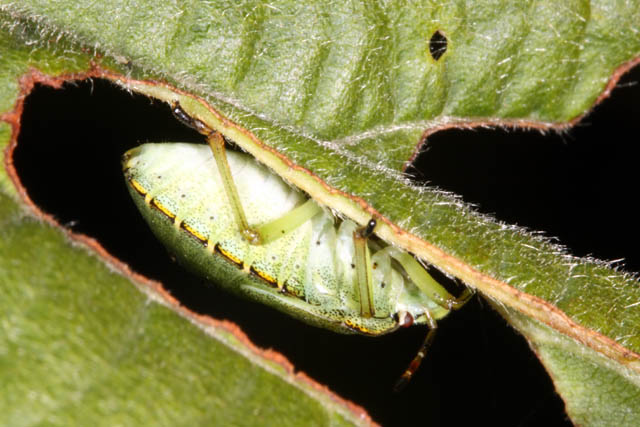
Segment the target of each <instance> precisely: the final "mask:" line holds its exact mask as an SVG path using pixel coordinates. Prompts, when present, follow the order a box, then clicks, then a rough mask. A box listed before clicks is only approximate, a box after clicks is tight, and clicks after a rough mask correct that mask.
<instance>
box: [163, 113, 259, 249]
mask: <svg viewBox="0 0 640 427" xmlns="http://www.w3.org/2000/svg"><path fill="white" fill-rule="evenodd" d="M172 111H173V115H174V116H175V117H176V118H177V119H178V120H180V121H181V122H182V123H184V124H185V125H187V126H189V127H191V128H193V129H195V130H197V131H198V132H200V133H201V134H203V135H206V136H207V142H208V143H209V147H211V151H212V152H213V158H214V159H215V160H216V164H217V166H218V171H219V172H220V177H221V178H222V186H223V187H224V191H225V193H226V194H227V199H228V200H229V205H230V206H231V210H232V212H233V216H234V218H235V220H236V224H237V225H238V227H239V228H240V233H241V234H242V237H243V238H244V239H245V240H247V241H248V242H249V243H251V244H253V245H257V244H260V243H261V241H260V234H259V233H257V232H256V231H255V230H253V229H252V228H251V227H249V223H248V222H247V216H246V215H245V213H244V208H243V207H242V202H241V201H240V196H239V195H238V189H237V188H236V185H235V183H234V182H233V176H232V175H231V169H230V168H229V162H228V161H227V153H226V151H225V147H224V145H225V141H224V137H223V136H222V135H221V134H220V133H219V132H216V131H215V130H213V129H211V128H209V127H208V126H207V125H206V124H204V123H203V122H202V121H200V120H198V119H196V118H193V117H191V116H189V115H188V114H187V113H186V111H184V110H183V109H182V107H181V106H180V104H179V103H177V102H176V103H174V104H173V107H172Z"/></svg>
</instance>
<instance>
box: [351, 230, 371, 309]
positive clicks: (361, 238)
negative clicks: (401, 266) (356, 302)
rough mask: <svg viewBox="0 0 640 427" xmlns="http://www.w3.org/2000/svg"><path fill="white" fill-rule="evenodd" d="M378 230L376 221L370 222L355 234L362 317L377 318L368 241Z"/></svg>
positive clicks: (354, 241)
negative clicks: (375, 230) (374, 231)
mask: <svg viewBox="0 0 640 427" xmlns="http://www.w3.org/2000/svg"><path fill="white" fill-rule="evenodd" d="M375 228H376V220H375V219H372V220H370V221H369V222H368V223H367V225H366V226H364V227H362V228H359V229H357V230H356V231H354V232H353V245H354V248H355V264H356V281H357V284H358V294H359V295H360V315H361V316H362V317H373V316H375V314H376V312H375V308H374V305H373V274H372V266H371V252H370V251H369V245H367V239H368V238H369V237H370V236H371V235H372V234H373V230H374V229H375Z"/></svg>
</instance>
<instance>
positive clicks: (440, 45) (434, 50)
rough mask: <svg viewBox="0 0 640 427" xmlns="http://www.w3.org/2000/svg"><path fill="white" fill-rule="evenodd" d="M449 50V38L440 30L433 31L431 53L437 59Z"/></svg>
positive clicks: (430, 45)
mask: <svg viewBox="0 0 640 427" xmlns="http://www.w3.org/2000/svg"><path fill="white" fill-rule="evenodd" d="M446 51H447V38H446V37H445V35H444V34H442V33H441V32H440V30H438V31H436V32H435V33H433V35H432V36H431V40H429V53H430V54H431V57H432V58H433V59H435V60H436V61H437V60H438V59H440V57H441V56H442V55H444V53H445V52H446Z"/></svg>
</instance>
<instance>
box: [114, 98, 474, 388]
mask: <svg viewBox="0 0 640 427" xmlns="http://www.w3.org/2000/svg"><path fill="white" fill-rule="evenodd" d="M175 109H177V110H178V111H177V113H178V114H177V115H178V116H179V118H180V119H181V120H183V121H185V122H187V124H189V125H191V126H193V127H196V128H197V129H198V130H201V131H202V129H203V128H204V125H202V124H201V122H199V121H197V120H195V121H194V120H192V119H185V117H184V116H186V115H185V114H184V112H183V111H182V110H181V108H180V107H179V106H177V107H174V111H175ZM187 120H191V121H187ZM194 123H195V125H194ZM204 129H206V128H204ZM203 133H205V132H203ZM213 134H214V133H213V132H211V133H210V135H213ZM217 135H219V134H217ZM217 138H218V139H219V140H220V141H224V140H223V139H222V138H221V137H220V136H218V137H217ZM209 139H211V137H210V138H209ZM210 145H211V148H210V147H209V146H207V145H199V144H186V143H163V144H144V145H142V146H140V147H137V148H134V149H132V150H130V151H128V152H127V153H126V154H125V158H124V162H123V168H124V171H125V176H126V179H127V181H128V183H129V186H128V187H129V189H130V192H131V194H132V196H133V198H134V200H135V201H136V204H137V205H138V208H139V209H140V211H141V213H142V214H143V216H144V217H145V219H146V220H147V222H148V223H149V224H150V226H151V228H152V230H153V231H154V233H155V234H156V235H157V236H158V237H159V238H160V240H162V241H163V243H164V244H165V245H166V246H167V247H168V248H169V250H170V251H171V252H172V253H174V254H175V256H176V257H177V259H178V260H179V261H180V262H181V263H182V264H184V265H185V266H187V267H188V268H189V269H191V270H193V271H194V272H196V273H197V274H200V275H203V276H205V277H206V278H208V279H210V280H212V281H214V282H216V283H219V284H221V285H222V286H224V287H226V288H228V289H230V290H232V291H234V292H237V293H240V294H243V295H244V296H246V297H249V298H251V299H254V300H258V301H261V302H264V303H266V304H268V305H271V306H273V307H275V308H278V309H280V310H282V311H284V312H286V313H289V314H291V315H293V316H295V317H298V318H300V319H301V320H303V321H306V322H307V323H311V324H313V325H316V326H321V327H324V328H328V329H332V330H334V331H337V332H343V333H361V334H366V335H381V334H385V333H388V332H391V331H393V330H395V329H397V328H398V327H399V326H409V325H411V324H427V325H428V326H429V327H430V329H431V332H430V334H429V335H428V337H427V339H426V340H425V343H424V344H423V348H422V349H421V351H420V352H419V354H418V356H416V359H414V362H413V363H412V366H411V367H410V368H409V370H407V371H406V372H405V374H404V376H403V379H402V380H403V383H406V381H407V380H408V379H409V378H410V376H411V374H412V373H413V371H415V369H417V365H418V364H419V362H420V360H421V359H422V357H424V352H425V351H426V348H427V347H428V345H429V344H430V343H431V341H432V339H433V332H434V331H435V327H436V320H437V319H441V318H442V317H444V316H446V315H447V314H448V313H449V311H450V310H451V309H456V308H458V307H460V306H461V305H462V304H463V303H464V302H465V301H466V300H467V299H468V297H469V296H470V292H469V291H465V292H464V295H463V296H462V297H461V298H454V297H453V296H451V295H450V294H449V293H448V292H447V291H446V290H445V289H444V288H443V287H442V286H441V285H439V284H438V283H437V282H436V281H435V280H434V279H433V278H431V276H430V275H429V274H428V273H427V272H426V270H425V269H424V268H423V267H422V265H421V264H419V263H418V262H417V261H416V260H415V259H414V258H413V257H412V256H411V255H410V254H408V253H407V252H405V251H402V250H400V249H398V248H395V247H393V246H390V245H387V244H385V243H384V242H382V241H381V240H379V239H376V238H375V236H373V235H372V232H373V231H374V229H375V224H376V223H375V221H373V220H372V221H371V222H370V224H369V225H368V226H367V227H362V228H361V227H359V226H358V225H356V224H355V223H354V222H353V221H351V220H350V219H346V218H342V219H341V218H336V217H335V216H334V215H333V213H332V212H331V211H330V210H328V209H326V208H323V207H321V206H319V205H318V204H316V202H314V201H313V200H311V199H309V198H308V196H306V195H305V194H303V193H301V192H300V191H298V190H296V189H295V188H293V187H292V186H290V185H288V184H287V183H285V182H284V181H283V180H282V179H281V178H280V177H279V176H277V175H275V174H274V173H273V172H271V171H270V170H269V169H267V168H266V167H264V166H262V165H261V164H258V163H257V162H256V161H255V160H254V159H253V158H252V157H251V156H249V155H247V154H243V153H237V152H226V155H225V151H224V149H222V155H220V154H219V152H218V153H216V150H215V149H213V148H214V146H213V143H212V142H211V140H210ZM212 149H213V150H212ZM212 153H213V154H212ZM220 162H223V163H220ZM223 169H226V170H227V171H230V173H228V175H227V179H226V180H225V171H224V170H223ZM230 187H233V188H231V189H230ZM232 191H233V192H235V194H233V193H231V192H232ZM234 198H235V199H234ZM243 211H244V212H243ZM242 223H244V226H243V225H242ZM247 224H249V225H250V228H249V227H248V226H247ZM365 229H366V231H364V230H365ZM414 365H415V366H414Z"/></svg>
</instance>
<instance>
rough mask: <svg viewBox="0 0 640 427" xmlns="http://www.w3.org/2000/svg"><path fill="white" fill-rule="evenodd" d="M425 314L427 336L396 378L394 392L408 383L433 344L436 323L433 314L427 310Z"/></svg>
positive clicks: (436, 327)
mask: <svg viewBox="0 0 640 427" xmlns="http://www.w3.org/2000/svg"><path fill="white" fill-rule="evenodd" d="M425 314H426V316H427V322H428V323H429V332H427V336H426V337H425V339H424V341H423V343H422V345H421V346H420V350H418V354H416V356H415V357H414V358H413V360H412V361H411V363H409V366H408V367H407V369H406V370H405V371H404V372H403V373H402V376H401V377H400V378H399V379H398V381H397V382H396V384H395V385H394V386H393V391H394V392H396V393H397V392H400V391H402V389H404V388H405V387H406V386H407V384H409V381H410V380H411V377H412V376H413V374H414V373H415V372H416V371H417V370H418V368H419V367H420V364H421V363H422V360H423V359H424V356H425V355H426V354H427V351H428V350H429V347H431V344H433V340H434V339H435V337H436V331H437V329H438V324H437V323H436V321H435V319H434V318H433V316H431V313H429V312H428V311H427V312H426V313H425Z"/></svg>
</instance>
